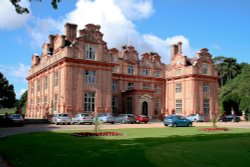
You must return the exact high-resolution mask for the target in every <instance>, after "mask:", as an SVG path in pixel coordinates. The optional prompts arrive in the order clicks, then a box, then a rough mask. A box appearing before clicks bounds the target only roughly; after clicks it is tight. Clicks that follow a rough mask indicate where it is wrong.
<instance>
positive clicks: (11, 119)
mask: <svg viewBox="0 0 250 167" xmlns="http://www.w3.org/2000/svg"><path fill="white" fill-rule="evenodd" d="M3 121H4V124H5V125H9V126H23V125H24V124H25V120H24V118H23V116H22V115H20V114H11V115H6V116H4V117H3Z"/></svg>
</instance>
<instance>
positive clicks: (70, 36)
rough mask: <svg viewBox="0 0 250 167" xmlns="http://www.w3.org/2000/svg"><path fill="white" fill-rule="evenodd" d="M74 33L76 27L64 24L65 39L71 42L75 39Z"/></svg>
mask: <svg viewBox="0 0 250 167" xmlns="http://www.w3.org/2000/svg"><path fill="white" fill-rule="evenodd" d="M76 33H77V25H76V24H71V23H66V24H65V25H64V34H65V35H66V39H67V40H69V41H71V42H72V41H73V40H74V39H76Z"/></svg>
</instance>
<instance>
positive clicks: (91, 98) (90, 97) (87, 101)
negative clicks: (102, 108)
mask: <svg viewBox="0 0 250 167" xmlns="http://www.w3.org/2000/svg"><path fill="white" fill-rule="evenodd" d="M84 111H85V112H94V111H95V93H94V92H86V93H84Z"/></svg>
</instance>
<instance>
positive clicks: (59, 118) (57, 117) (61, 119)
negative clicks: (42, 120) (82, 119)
mask: <svg viewBox="0 0 250 167" xmlns="http://www.w3.org/2000/svg"><path fill="white" fill-rule="evenodd" d="M52 122H54V123H55V124H57V125H58V124H68V125H70V124H71V119H70V118H69V115H68V114H54V116H53V118H52Z"/></svg>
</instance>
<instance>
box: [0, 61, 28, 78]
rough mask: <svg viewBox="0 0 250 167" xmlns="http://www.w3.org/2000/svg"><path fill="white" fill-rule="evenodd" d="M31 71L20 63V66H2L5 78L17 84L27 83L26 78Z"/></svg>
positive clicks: (0, 66)
mask: <svg viewBox="0 0 250 167" xmlns="http://www.w3.org/2000/svg"><path fill="white" fill-rule="evenodd" d="M29 69H30V67H29V66H26V65H24V64H22V63H19V64H18V66H7V65H0V71H1V72H2V73H3V74H4V76H5V77H6V78H7V79H8V80H10V81H12V82H15V83H20V82H26V79H25V78H26V77H27V76H28V71H29Z"/></svg>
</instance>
